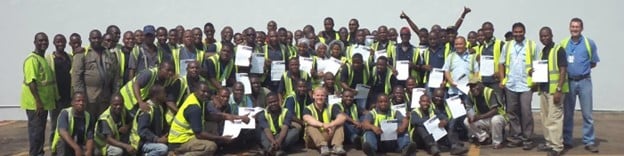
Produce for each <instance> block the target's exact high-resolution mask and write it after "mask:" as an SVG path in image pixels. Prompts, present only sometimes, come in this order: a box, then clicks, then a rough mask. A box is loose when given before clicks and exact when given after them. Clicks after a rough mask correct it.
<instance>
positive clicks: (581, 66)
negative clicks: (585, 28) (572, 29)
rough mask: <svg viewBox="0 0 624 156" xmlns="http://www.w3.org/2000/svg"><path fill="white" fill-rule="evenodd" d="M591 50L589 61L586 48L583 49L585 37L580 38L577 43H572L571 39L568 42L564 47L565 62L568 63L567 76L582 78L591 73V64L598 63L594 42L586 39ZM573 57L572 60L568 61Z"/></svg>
mask: <svg viewBox="0 0 624 156" xmlns="http://www.w3.org/2000/svg"><path fill="white" fill-rule="evenodd" d="M587 41H589V46H590V48H591V53H592V58H591V60H590V58H589V53H588V52H587V47H585V36H581V37H580V38H579V41H578V42H576V43H575V42H574V41H573V40H572V39H570V41H568V43H565V44H567V45H566V49H565V51H566V54H567V55H566V60H567V61H568V76H569V77H575V76H582V75H585V74H589V73H590V72H591V63H598V62H600V58H599V57H598V48H597V47H596V43H594V40H591V39H589V38H588V39H587ZM570 57H574V59H573V60H572V59H570Z"/></svg>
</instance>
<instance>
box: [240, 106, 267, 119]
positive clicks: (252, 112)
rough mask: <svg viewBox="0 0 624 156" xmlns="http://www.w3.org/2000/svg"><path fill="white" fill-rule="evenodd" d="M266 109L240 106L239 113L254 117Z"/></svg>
mask: <svg viewBox="0 0 624 156" xmlns="http://www.w3.org/2000/svg"><path fill="white" fill-rule="evenodd" d="M263 110H264V109H263V108H260V107H254V108H251V107H238V114H239V115H247V116H248V117H250V118H252V117H254V116H256V114H258V113H260V112H262V111H263Z"/></svg>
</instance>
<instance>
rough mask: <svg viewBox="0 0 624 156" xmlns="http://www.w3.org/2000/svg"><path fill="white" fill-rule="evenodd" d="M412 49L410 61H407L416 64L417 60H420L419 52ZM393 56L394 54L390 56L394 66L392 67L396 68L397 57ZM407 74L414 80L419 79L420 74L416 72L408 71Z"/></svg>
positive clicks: (416, 49) (415, 48) (414, 48)
mask: <svg viewBox="0 0 624 156" xmlns="http://www.w3.org/2000/svg"><path fill="white" fill-rule="evenodd" d="M412 49H413V53H412V60H409V61H411V62H412V63H417V62H418V59H420V51H419V49H418V48H417V47H413V48H412ZM394 55H395V54H392V56H391V57H392V60H393V62H394V64H395V65H394V67H395V68H396V63H397V56H394ZM409 74H410V77H413V78H415V79H416V80H419V79H420V74H419V73H418V71H416V70H410V72H409Z"/></svg>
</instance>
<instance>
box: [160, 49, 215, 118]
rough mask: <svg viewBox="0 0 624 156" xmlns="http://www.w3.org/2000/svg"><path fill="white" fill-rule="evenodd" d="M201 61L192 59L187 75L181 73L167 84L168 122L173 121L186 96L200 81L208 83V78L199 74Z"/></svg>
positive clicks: (187, 65) (188, 65) (187, 68)
mask: <svg viewBox="0 0 624 156" xmlns="http://www.w3.org/2000/svg"><path fill="white" fill-rule="evenodd" d="M199 71H201V69H199V63H197V62H196V61H190V62H187V64H186V75H180V76H178V77H177V78H175V79H173V80H172V82H170V84H167V85H166V86H167V87H166V88H165V90H166V92H167V107H166V109H165V112H167V113H165V119H166V120H167V123H168V124H171V122H172V121H173V117H174V115H175V114H176V113H177V112H178V109H180V106H181V105H182V102H184V99H185V98H186V96H188V95H189V94H191V91H193V90H195V86H196V85H197V84H199V83H206V80H205V79H204V78H202V77H200V76H199Z"/></svg>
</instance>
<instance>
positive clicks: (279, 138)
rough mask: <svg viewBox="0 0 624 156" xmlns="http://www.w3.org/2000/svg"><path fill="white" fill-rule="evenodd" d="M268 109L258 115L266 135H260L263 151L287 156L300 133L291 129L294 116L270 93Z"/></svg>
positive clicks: (267, 101) (267, 99)
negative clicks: (287, 151)
mask: <svg viewBox="0 0 624 156" xmlns="http://www.w3.org/2000/svg"><path fill="white" fill-rule="evenodd" d="M266 103H267V104H268V105H267V108H266V109H265V110H264V113H262V114H259V115H258V124H259V125H260V129H262V130H263V132H264V133H261V134H260V142H261V145H262V149H263V150H264V151H265V152H267V153H268V154H269V155H277V156H283V155H287V154H286V152H285V150H288V149H289V148H290V147H291V146H292V145H293V144H294V143H295V142H297V139H298V137H299V131H298V130H297V129H295V128H290V122H291V120H292V119H293V114H292V113H290V112H289V110H288V109H287V108H282V107H281V106H280V104H279V99H278V96H277V94H275V93H269V94H268V95H267V97H266Z"/></svg>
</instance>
